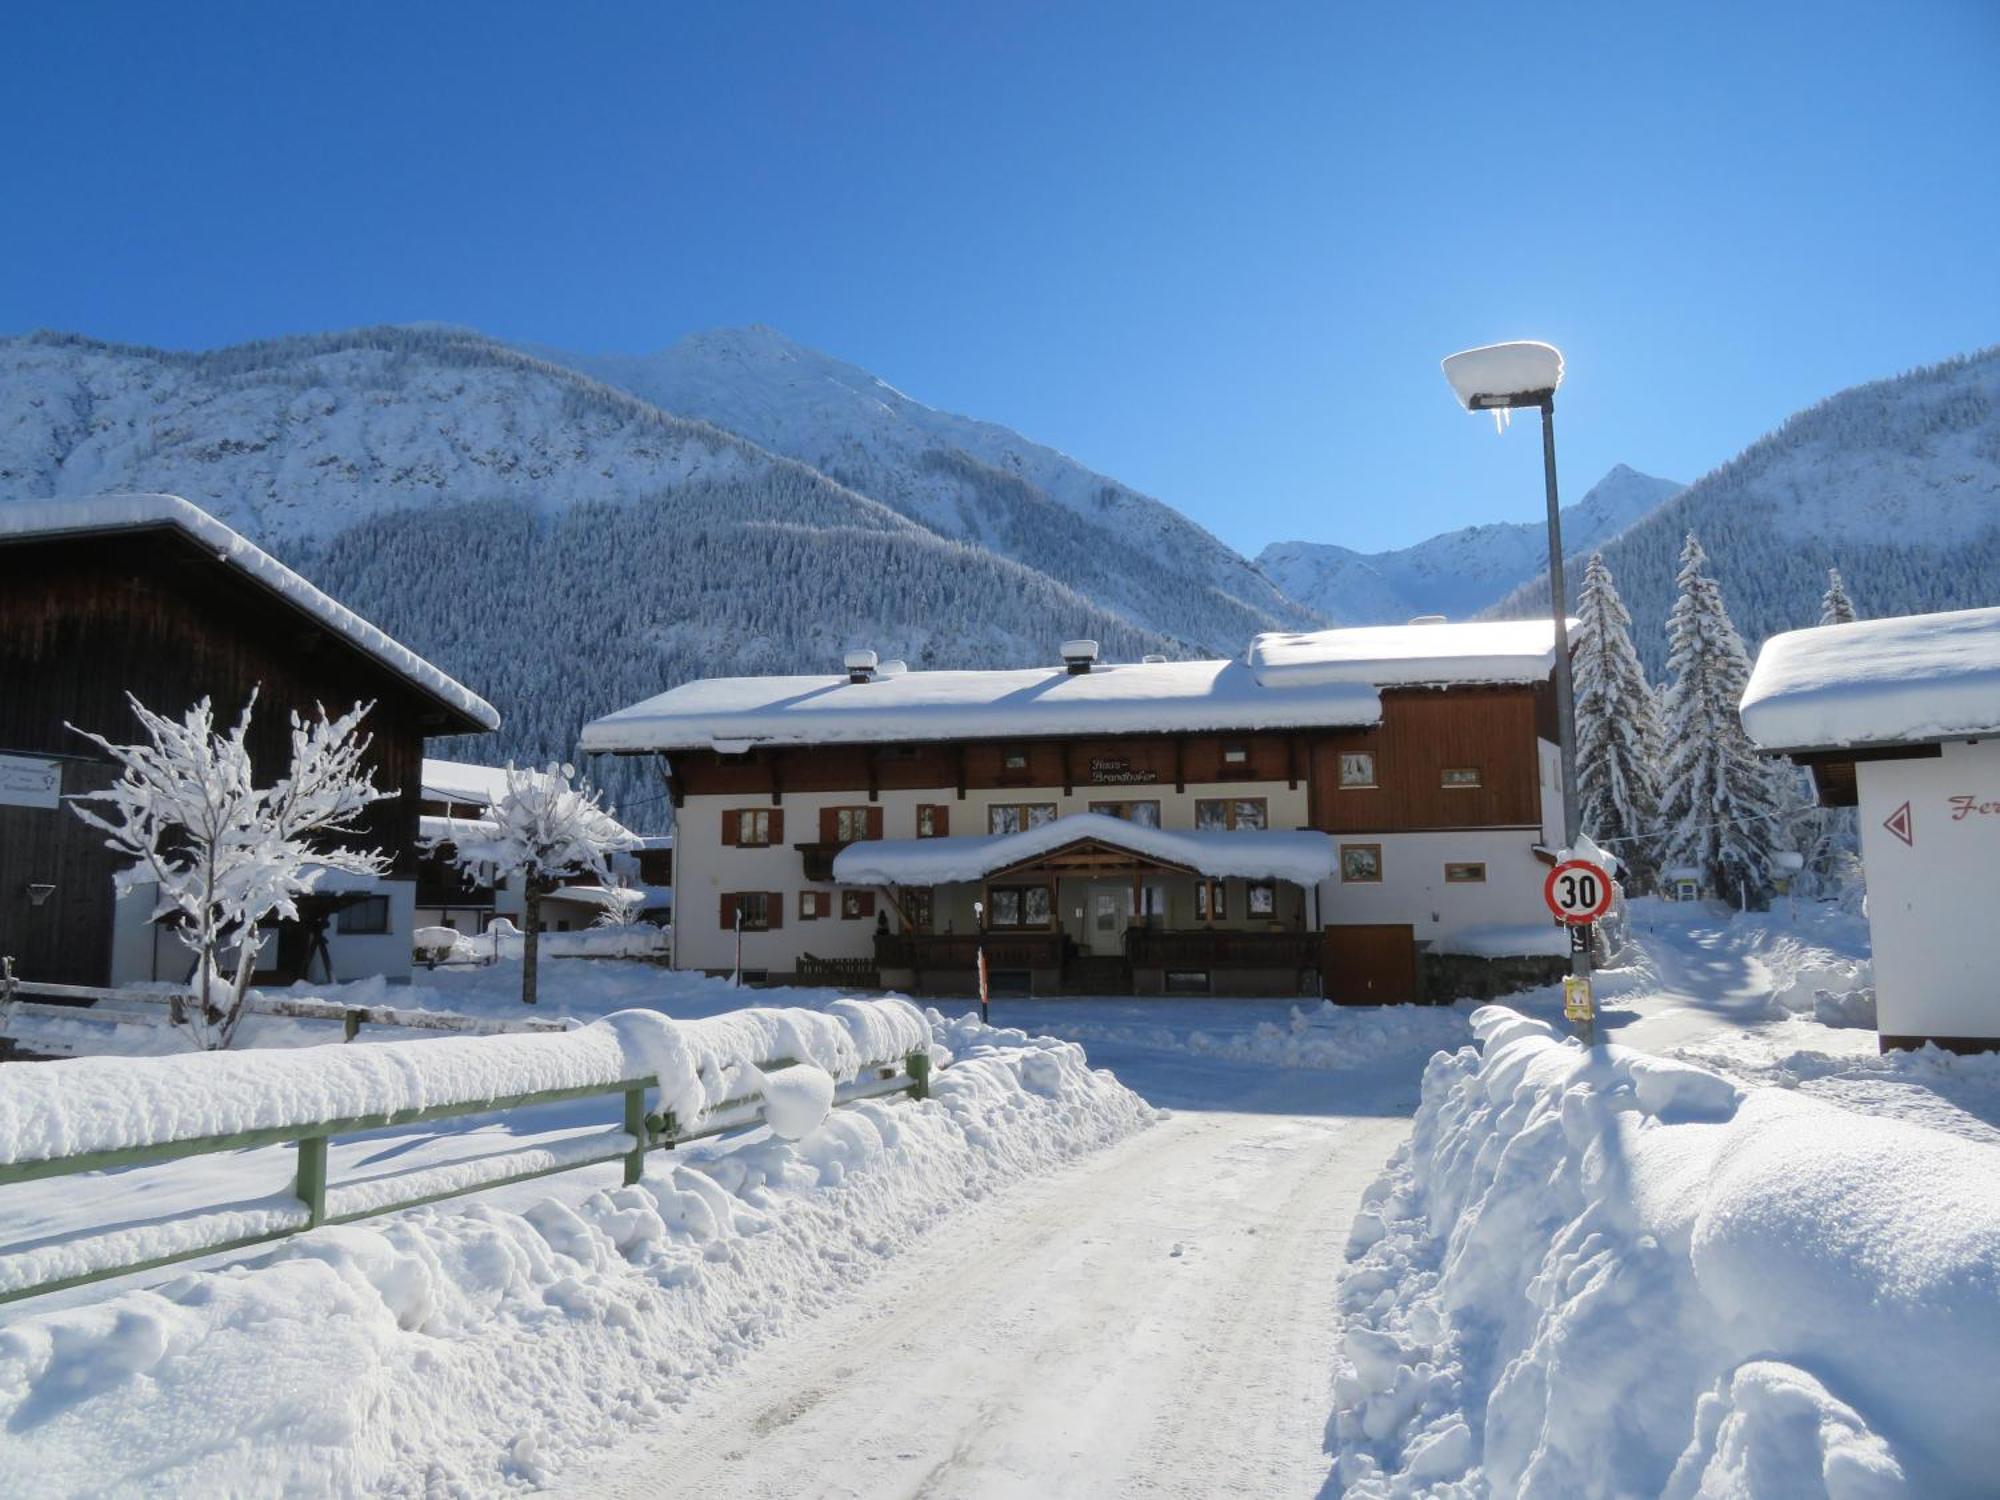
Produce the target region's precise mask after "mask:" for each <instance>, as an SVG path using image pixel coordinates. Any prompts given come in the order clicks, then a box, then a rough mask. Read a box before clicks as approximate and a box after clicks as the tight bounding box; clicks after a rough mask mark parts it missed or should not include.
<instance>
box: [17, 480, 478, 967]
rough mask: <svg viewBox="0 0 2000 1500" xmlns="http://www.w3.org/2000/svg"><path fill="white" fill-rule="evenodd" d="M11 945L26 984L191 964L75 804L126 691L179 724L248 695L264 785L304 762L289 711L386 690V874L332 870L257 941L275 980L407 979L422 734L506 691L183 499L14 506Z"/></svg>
mask: <svg viewBox="0 0 2000 1500" xmlns="http://www.w3.org/2000/svg"><path fill="white" fill-rule="evenodd" d="M0 684H4V689H0V955H5V956H7V957H11V958H12V959H13V960H14V963H15V972H16V974H17V976H18V977H20V978H22V979H29V980H40V981H45V982H53V983H68V984H82V985H104V984H107V983H109V984H121V985H122V984H129V983H132V982H135V981H140V980H155V979H160V980H180V979H183V978H185V977H186V976H187V974H188V972H189V970H190V969H191V967H192V963H193V960H192V957H191V956H190V954H189V953H188V951H187V949H186V948H185V947H183V946H182V945H181V944H180V943H179V942H177V941H176V940H175V938H174V936H173V934H172V933H170V932H168V931H166V930H165V929H164V928H162V927H161V926H159V925H157V924H155V923H154V922H153V921H152V915H153V908H154V901H153V899H152V898H151V896H150V895H149V889H150V888H142V889H140V890H137V891H134V892H132V893H131V894H129V895H127V896H126V897H125V898H123V899H122V900H120V899H115V898H114V894H113V890H112V875H113V872H114V870H115V869H116V868H117V866H118V863H119V861H118V860H117V858H116V857H115V856H114V855H112V853H111V852H110V851H109V850H107V849H106V848H105V847H104V836H103V835H102V834H101V833H99V832H97V831H96V830H94V829H92V828H90V827H88V826H87V825H86V824H85V823H84V822H83V821H82V820H81V819H79V818H77V817H75V816H73V815H72V814H71V812H70V811H69V809H68V808H67V807H66V806H64V804H63V800H62V799H63V798H64V797H66V796H69V795H72V794H74V793H77V792H89V791H96V790H99V789H100V788H102V787H104V786H107V785H109V784H110V782H111V781H112V779H113V778H114V777H115V775H116V768H115V767H114V766H113V765H112V763H111V762H110V761H109V760H108V759H107V758H105V757H104V756H103V755H102V753H101V752H100V751H99V750H98V749H97V747H95V746H94V745H92V744H91V743H90V742H89V741H88V740H86V739H84V738H83V737H82V736H80V735H78V734H75V733H73V732H71V731H70V730H69V729H68V728H67V727H65V726H66V725H70V724H74V725H76V726H77V727H78V728H80V729H88V730H92V731H95V732H96V733H99V734H102V735H104V736H105V737H106V738H108V739H110V740H111V741H113V742H114V743H118V742H123V741H128V740H133V739H136V738H138V737H139V734H140V730H139V726H138V724H137V722H136V721H135V720H134V719H133V717H132V712H131V709H130V708H129V707H128V706H127V704H126V701H125V695H126V693H127V692H128V691H129V692H131V693H133V694H135V695H136V696H137V697H138V698H139V699H140V701H142V702H143V703H145V704H146V706H147V707H149V708H151V709H153V710H155V711H156V712H159V713H163V714H167V715H169V716H172V717H178V716H179V715H180V714H181V713H183V712H184V711H185V710H186V709H187V708H188V707H189V706H191V705H192V704H193V703H194V702H195V701H196V700H197V699H200V698H202V697H207V698H209V699H210V700H211V701H212V702H213V704H214V706H215V713H216V719H217V721H218V722H219V723H221V724H233V723H234V722H235V719H236V716H237V714H238V712H239V711H240V710H241V708H242V706H243V704H244V702H245V700H246V699H248V697H249V696H250V694H251V692H252V691H253V690H254V691H255V692H256V693H257V707H256V712H255V715H254V717H253V719H252V721H251V726H250V737H249V742H250V749H251V756H252V761H253V764H254V767H255V770H256V774H257V776H258V777H259V780H260V782H261V783H264V784H268V783H269V782H271V781H274V780H276V779H277V777H279V776H280V775H282V774H283V771H284V768H285V766H286V765H287V764H288V763H289V760H290V748H291V747H290V731H289V724H288V716H289V714H290V713H291V712H292V711H293V710H298V711H300V712H303V713H308V714H309V713H311V712H312V711H313V709H314V707H315V705H318V704H324V705H325V706H326V708H327V709H328V711H329V712H333V713H339V712H341V711H343V710H344V709H346V708H347V707H348V706H349V705H350V704H353V703H355V702H372V703H373V704H374V708H373V710H372V711H371V712H370V713H369V715H368V717H367V719H366V720H365V721H364V723H363V729H364V730H365V731H366V732H367V733H368V734H369V735H370V736H371V737H372V743H371V745H370V747H369V751H368V757H367V764H368V766H369V768H370V769H371V771H372V772H373V774H374V779H375V784H376V785H377V786H378V787H382V788H386V789H388V790H391V791H393V792H394V793H395V794H396V795H395V796H393V797H391V798H388V799H387V800H384V801H381V802H378V803H376V804H375V805H374V806H372V807H370V808H368V809H367V810H366V812H365V813H364V814H363V816H362V818H361V832H360V835H359V842H360V843H361V844H362V846H363V847H367V848H377V849H380V850H382V851H383V852H384V853H386V854H387V855H389V857H390V859H391V861H392V866H391V868H390V870H389V872H388V874H387V875H386V876H385V877H383V878H381V879H373V878H364V877H358V876H352V875H337V876H336V875H331V874H329V875H327V876H326V877H324V878H323V879H322V881H321V883H320V885H319V887H318V889H317V890H316V891H315V892H314V893H313V894H312V895H310V896H306V897H302V898H301V899H300V901H299V906H300V920H299V921H296V922H285V923H282V924H280V925H279V926H278V928H277V930H276V932H275V933H274V935H273V938H274V940H272V941H268V942H267V943H266V944H265V947H264V950H263V957H262V962H263V964H264V967H263V968H262V969H260V970H259V971H258V976H257V977H258V980H259V982H262V983H272V982H284V981H288V980H293V979H299V978H305V977H311V978H315V979H318V978H323V977H327V976H326V974H325V970H326V969H327V968H328V967H329V966H330V967H331V969H332V971H333V974H332V977H334V978H355V977H360V976H363V975H373V974H383V975H388V976H390V977H391V978H396V977H402V978H407V977H408V975H409V973H410V960H411V935H412V924H413V916H414V911H415V906H416V879H417V870H418V864H419V857H420V851H419V847H418V837H417V835H418V803H419V800H420V794H421V779H422V773H421V767H422V765H423V755H424V742H425V740H426V739H429V738H431V737H432V736H438V735H459V734H471V733H481V732H484V731H487V730H491V729H494V728H496V727H497V726H498V725H499V722H500V718H499V715H498V714H497V713H495V712H494V710H493V708H492V706H491V705H489V704H488V703H486V702H485V700H483V699H482V698H480V697H478V696H477V695H476V694H474V693H472V692H470V691H469V690H467V689H466V688H465V687H463V686H461V685H460V684H459V683H457V682H455V681H453V680H452V679H451V678H450V677H448V676H446V675H445V674H444V673H443V672H441V671H439V670H438V669H437V668H436V667H434V666H432V665H431V664H430V663H429V662H427V661H424V660H423V659H422V658H421V657H419V656H418V655H417V654H416V653H415V652H413V651H411V650H409V649H408V648H407V647H405V646H403V645H402V644H400V643H399V642H397V641H394V640H392V639H391V638H390V637H389V636H387V635H385V634H384V633H383V632H382V631H380V630H378V629H377V628H376V627H375V626H373V625H371V624H369V623H368V622H367V621H366V620H363V619H362V618H360V617H359V616H358V615H356V614H354V613H353V612H352V611H351V610H348V609H346V608H345V607H344V606H342V605H341V604H339V603H337V602H336V601H335V600H333V599H331V598H329V597H327V595H325V594H324V593H322V592H321V591H320V590H318V589H316V588H314V587H313V586H312V584H310V583H308V582H307V581H306V580H305V579H303V578H301V577H300V576H299V575H298V574H297V573H295V572H293V571H292V570H291V569H290V568H288V567H286V566H285V565H284V564H282V563H280V562H279V561H278V560H277V559H275V558H273V557H271V556H270V555H269V554H268V553H265V552H264V551H262V550H261V549H259V548H257V547H255V546H253V545H252V544H251V543H250V542H248V541H246V540H245V539H244V538H243V537H241V536H239V535H238V534H237V533H236V532H235V531H233V530H231V529H230V528H229V527H227V526H225V525H224V524H223V523H222V522H220V521H218V520H216V519H215V518H214V517H213V516H211V515H209V514H208V513H207V512H206V511H203V510H201V509H199V508H197V507H196V506H193V505H190V504H189V503H188V502H187V501H185V500H182V499H179V498H177V497H175V496H172V495H108V496H99V497H95V498H90V499H77V500H49V501H32V502H20V503H12V504H0Z"/></svg>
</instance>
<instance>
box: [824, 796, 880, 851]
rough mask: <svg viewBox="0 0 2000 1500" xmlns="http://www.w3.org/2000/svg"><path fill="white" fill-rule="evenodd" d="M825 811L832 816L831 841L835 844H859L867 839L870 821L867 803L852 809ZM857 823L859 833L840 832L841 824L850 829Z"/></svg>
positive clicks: (839, 808) (837, 808)
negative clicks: (859, 828)
mask: <svg viewBox="0 0 2000 1500" xmlns="http://www.w3.org/2000/svg"><path fill="white" fill-rule="evenodd" d="M827 811H828V812H830V813H832V814H833V841H834V842H835V843H836V844H859V843H862V842H864V841H865V840H866V839H867V837H868V824H869V821H870V819H869V816H868V813H869V808H868V804H867V803H865V802H864V803H861V804H860V805H858V806H854V807H830V808H828V809H827ZM857 823H858V824H859V825H860V827H861V831H860V832H859V833H852V832H843V831H842V827H841V825H842V824H845V825H846V826H847V828H849V829H852V828H853V827H854V826H855V825H856V824H857Z"/></svg>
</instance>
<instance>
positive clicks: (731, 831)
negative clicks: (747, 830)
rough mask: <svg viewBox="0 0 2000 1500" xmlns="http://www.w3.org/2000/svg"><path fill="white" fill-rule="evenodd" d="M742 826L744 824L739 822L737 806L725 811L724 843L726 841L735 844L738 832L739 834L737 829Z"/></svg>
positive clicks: (723, 819) (723, 816) (723, 825)
mask: <svg viewBox="0 0 2000 1500" xmlns="http://www.w3.org/2000/svg"><path fill="white" fill-rule="evenodd" d="M741 826H742V825H741V824H740V823H739V822H738V821H737V817H736V809H735V808H733V807H732V808H730V809H729V810H728V811H726V812H725V813H723V815H722V842H723V843H725V844H733V843H735V842H736V834H737V830H738V829H739V828H740V827H741Z"/></svg>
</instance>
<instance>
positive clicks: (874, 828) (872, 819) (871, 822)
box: [868, 807, 882, 839]
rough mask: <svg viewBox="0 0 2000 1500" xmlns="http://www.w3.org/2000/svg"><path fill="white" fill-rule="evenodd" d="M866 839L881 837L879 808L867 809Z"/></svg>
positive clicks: (880, 811)
mask: <svg viewBox="0 0 2000 1500" xmlns="http://www.w3.org/2000/svg"><path fill="white" fill-rule="evenodd" d="M868 837H870V838H871V839H879V838H880V837H882V809H881V808H879V807H871V808H869V809H868Z"/></svg>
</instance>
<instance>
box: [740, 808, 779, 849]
mask: <svg viewBox="0 0 2000 1500" xmlns="http://www.w3.org/2000/svg"><path fill="white" fill-rule="evenodd" d="M733 815H734V817H735V819H736V847H737V848H739V849H768V848H770V847H771V809H770V808H768V807H739V808H736V809H734V810H733ZM752 827H756V828H760V829H762V830H763V836H762V837H760V838H749V837H747V836H746V835H747V834H748V831H749V830H750V829H751V828H752Z"/></svg>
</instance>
